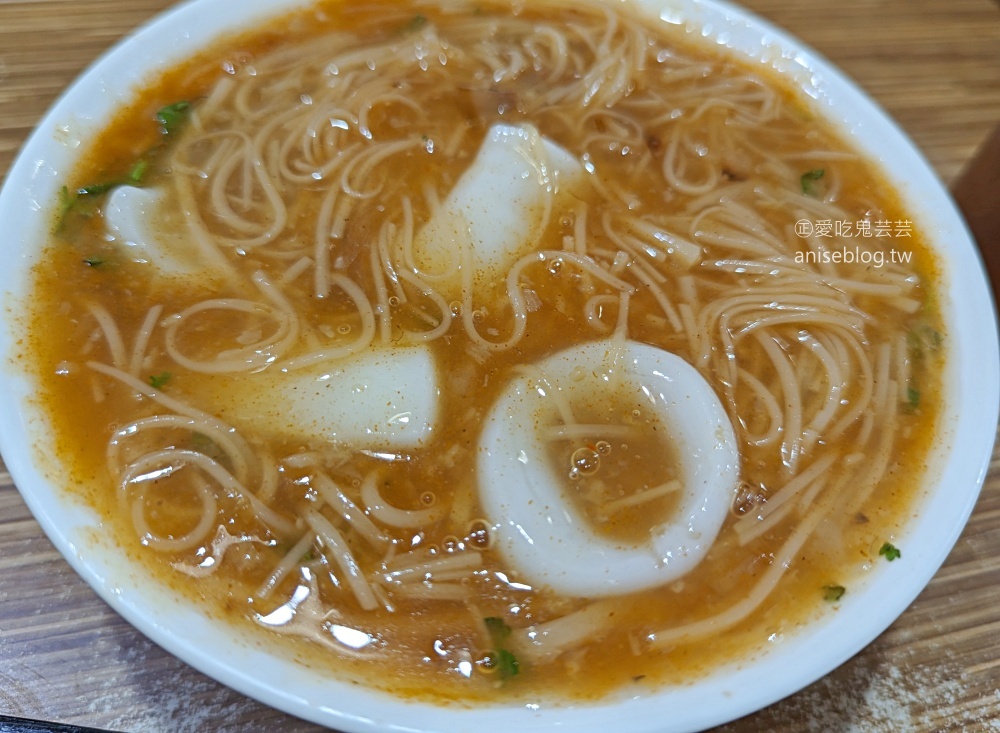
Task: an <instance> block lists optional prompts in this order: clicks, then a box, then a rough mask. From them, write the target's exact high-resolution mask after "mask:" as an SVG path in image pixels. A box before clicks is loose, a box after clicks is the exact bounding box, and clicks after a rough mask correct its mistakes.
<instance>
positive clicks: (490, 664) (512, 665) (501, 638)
mask: <svg viewBox="0 0 1000 733" xmlns="http://www.w3.org/2000/svg"><path fill="white" fill-rule="evenodd" d="M483 623H485V624H486V628H487V629H488V630H489V632H490V638H491V639H492V641H493V649H492V650H491V651H490V653H489V655H488V657H487V660H488V661H487V664H486V666H487V668H489V669H492V670H495V671H496V673H497V674H498V675H499V676H500V679H501V680H502V681H506V680H509V679H510V678H511V677H513V676H514V675H516V674H518V672H520V671H521V665H520V663H518V661H517V657H515V656H514V654H513V653H512V652H511V651H510V650H509V649H507V648H506V643H507V639H509V638H510V634H511V628H510V626H508V625H507V624H506V623H505V622H504V620H503V619H502V618H499V617H498V616H488V617H486V618H484V619H483Z"/></svg>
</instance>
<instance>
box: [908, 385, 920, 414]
mask: <svg viewBox="0 0 1000 733" xmlns="http://www.w3.org/2000/svg"><path fill="white" fill-rule="evenodd" d="M918 407H920V390H919V389H914V388H913V387H907V388H906V409H908V410H910V411H911V412H912V411H913V410H916V409H917V408H918Z"/></svg>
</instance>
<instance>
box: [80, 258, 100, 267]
mask: <svg viewBox="0 0 1000 733" xmlns="http://www.w3.org/2000/svg"><path fill="white" fill-rule="evenodd" d="M83 264H85V265H86V266H87V267H100V266H101V265H103V264H104V260H102V259H101V258H100V257H86V258H84V260H83Z"/></svg>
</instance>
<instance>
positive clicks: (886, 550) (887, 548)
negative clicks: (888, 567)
mask: <svg viewBox="0 0 1000 733" xmlns="http://www.w3.org/2000/svg"><path fill="white" fill-rule="evenodd" d="M878 554H879V555H881V556H882V557H884V558H885V559H886V560H888V561H889V562H892V561H893V560H896V559H897V558H900V557H902V556H903V553H902V552H900V551H899V548H898V547H896V546H895V545H894V544H892V543H891V542H886V543H884V544H883V545H882V546H881V547H880V548H879V550H878Z"/></svg>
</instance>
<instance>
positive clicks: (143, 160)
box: [58, 101, 191, 230]
mask: <svg viewBox="0 0 1000 733" xmlns="http://www.w3.org/2000/svg"><path fill="white" fill-rule="evenodd" d="M190 114H191V103H190V102H187V101H181V102H174V103H173V104H168V105H167V106H166V107H161V108H160V109H159V110H158V111H157V112H156V115H155V117H156V121H157V122H158V123H159V125H160V132H161V133H162V134H163V135H164V136H169V135H172V134H174V133H175V132H177V130H178V129H180V127H181V126H182V125H183V124H184V122H185V121H186V120H187V118H188V117H189V116H190ZM162 150H163V144H162V143H159V144H157V145H154V146H153V147H151V148H150V149H149V150H147V151H146V152H145V153H143V154H142V155H141V156H140V157H139V159H138V160H136V161H135V163H133V164H132V167H131V168H129V170H128V173H126V174H125V176H124V177H123V178H114V179H111V180H108V181H101V182H99V183H92V184H90V185H87V186H81V187H79V188H76V189H74V190H73V191H72V192H71V191H70V190H69V189H68V188H67V187H66V186H63V187H62V189H61V190H60V191H59V223H58V229H60V230H61V229H62V228H63V226H64V225H65V223H66V218H67V216H69V214H70V213H75V214H78V215H80V216H83V217H87V218H89V217H90V216H92V215H93V213H94V210H95V209H96V208H97V205H98V199H99V198H100V197H101V196H103V195H104V194H106V193H107V192H108V191H110V190H112V189H114V188H118V186H140V185H142V184H143V183H144V182H145V180H146V176H147V174H148V173H149V169H150V167H151V166H152V164H153V161H154V160H155V158H156V157H157V156H158V155H159V154H160V153H161V151H162Z"/></svg>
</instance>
